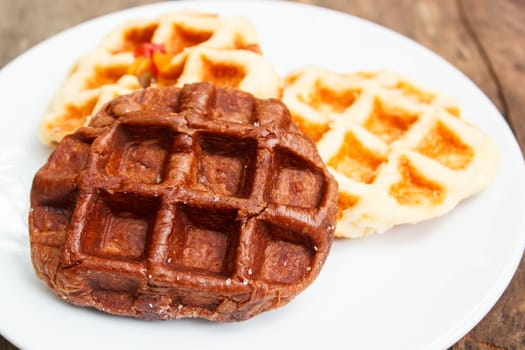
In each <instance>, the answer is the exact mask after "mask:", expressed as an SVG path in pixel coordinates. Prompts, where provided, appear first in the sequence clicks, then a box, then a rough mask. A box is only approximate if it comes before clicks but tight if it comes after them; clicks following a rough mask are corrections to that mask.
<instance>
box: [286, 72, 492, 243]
mask: <svg viewBox="0 0 525 350" xmlns="http://www.w3.org/2000/svg"><path fill="white" fill-rule="evenodd" d="M283 102H284V103H286V104H287V106H288V107H289V108H290V112H291V114H292V118H293V120H294V121H296V122H297V123H298V124H299V126H300V128H301V130H302V131H303V132H305V133H306V134H307V135H309V136H310V137H312V139H314V141H316V142H317V147H318V149H319V153H320V155H321V158H322V159H323V161H324V162H325V163H326V164H327V165H328V168H329V170H330V171H331V172H332V173H333V175H334V176H335V178H336V179H337V181H338V183H339V213H338V223H337V230H336V236H339V237H353V238H356V237H361V236H364V235H368V234H371V233H373V232H384V231H386V230H388V229H390V228H391V227H393V226H395V225H399V224H406V223H416V222H419V221H422V220H426V219H429V218H432V217H436V216H440V215H442V214H444V213H446V212H448V211H450V210H451V209H452V208H453V207H454V206H455V205H457V203H458V202H459V201H460V200H461V199H464V198H466V197H468V196H470V195H472V194H474V193H476V192H478V191H480V190H481V189H483V188H484V187H485V186H487V185H488V184H489V183H490V180H491V179H492V177H493V176H494V175H495V169H496V168H497V166H496V164H497V150H496V147H495V145H494V144H493V143H492V142H491V141H490V139H489V138H488V137H487V136H486V135H485V134H483V133H482V132H481V131H479V130H478V129H476V128H475V127H474V126H472V125H471V124H469V123H468V122H466V121H464V120H463V119H461V118H460V117H459V107H458V104H457V103H456V102H455V101H453V100H451V99H450V98H447V97H445V96H443V95H440V94H437V93H433V92H429V91H428V90H424V89H422V88H419V87H417V85H415V84H413V83H411V82H409V81H407V80H406V79H403V78H402V77H400V76H399V75H397V74H395V73H393V72H388V71H382V72H374V73H354V74H341V73H335V72H331V71H327V70H324V69H320V68H315V67H308V68H306V69H304V70H301V71H297V72H295V73H292V74H291V75H290V76H288V77H287V82H286V85H285V89H284V92H283Z"/></svg>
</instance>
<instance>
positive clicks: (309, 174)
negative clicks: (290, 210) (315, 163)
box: [270, 150, 324, 208]
mask: <svg viewBox="0 0 525 350" xmlns="http://www.w3.org/2000/svg"><path fill="white" fill-rule="evenodd" d="M272 173H273V175H274V176H275V179H274V181H273V183H272V185H271V192H270V200H271V201H272V202H274V203H279V204H284V205H290V206H295V207H301V208H315V207H317V206H318V205H319V202H320V201H321V198H322V196H323V191H324V177H323V175H322V173H321V172H320V171H319V170H318V169H315V168H314V167H312V166H311V165H310V164H308V163H306V162H305V161H304V160H302V159H301V158H299V157H298V156H297V155H294V154H292V153H291V152H288V151H286V150H276V155H275V160H274V170H273V171H272Z"/></svg>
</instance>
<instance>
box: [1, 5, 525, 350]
mask: <svg viewBox="0 0 525 350" xmlns="http://www.w3.org/2000/svg"><path fill="white" fill-rule="evenodd" d="M188 8H191V9H196V10H200V11H211V12H216V13H219V14H221V15H224V16H232V15H241V16H245V17H248V18H249V19H251V20H252V21H253V23H254V25H255V28H256V30H257V32H258V34H259V38H260V41H261V46H262V48H263V51H264V54H265V56H266V58H267V59H268V60H269V61H270V62H271V63H272V64H273V65H274V67H275V68H276V69H277V71H278V72H279V73H281V74H283V75H284V74H286V73H288V72H290V71H291V70H294V69H298V68H301V67H304V66H305V65H310V64H313V65H319V66H322V67H325V68H329V69H332V70H335V71H341V72H353V71H358V70H374V69H392V70H395V71H398V72H399V73H401V74H403V75H405V76H406V77H408V78H410V79H411V80H414V81H416V82H418V83H420V84H421V85H423V86H427V87H429V88H431V89H434V90H437V91H441V92H444V93H446V94H448V95H452V96H455V97H457V98H458V99H459V101H460V104H461V107H462V112H463V117H464V118H465V119H467V120H470V121H472V122H473V123H475V124H476V125H477V126H479V127H480V128H481V129H483V130H484V131H485V132H487V133H488V134H489V135H490V136H491V137H492V138H493V139H494V140H495V141H496V143H497V144H498V146H499V148H500V151H501V165H500V169H499V173H498V175H497V177H496V178H495V180H494V182H493V183H492V185H491V186H490V187H489V188H488V189H487V190H485V191H484V192H482V193H480V194H479V195H476V196H474V197H473V198H470V199H468V200H466V201H464V202H462V203H461V204H460V205H459V206H458V207H457V208H456V209H455V210H454V211H453V212H451V213H450V214H448V215H446V216H443V217H441V218H438V219H434V220H431V221H427V222H425V223H422V224H417V225H412V226H408V225H407V226H401V227H397V228H395V229H393V230H391V231H389V232H387V233H385V234H383V235H375V236H372V237H369V238H366V239H361V240H354V241H351V240H337V241H335V242H334V244H333V250H332V252H331V255H330V257H329V259H328V260H327V262H326V265H325V267H324V269H323V271H321V274H320V275H319V277H318V279H317V280H316V281H315V282H314V283H313V284H312V285H311V286H310V287H309V288H308V289H307V290H306V291H304V292H303V293H302V294H300V295H299V296H298V297H296V298H295V299H294V300H293V301H292V302H291V303H290V304H288V305H287V306H285V307H282V308H280V309H277V310H274V311H270V312H266V313H264V314H261V315H259V316H257V317H255V318H253V319H251V320H248V321H245V322H240V323H229V324H216V323H211V322H206V321H202V320H178V321H159V322H145V321H140V320H136V319H131V318H125V317H116V316H109V315H106V314H103V313H100V312H96V311H93V310H89V309H85V308H77V307H74V306H71V305H69V304H66V303H64V302H62V301H61V300H59V299H58V298H57V297H55V296H54V294H53V293H52V292H50V291H49V290H48V289H47V288H46V287H45V286H44V285H43V284H42V283H41V282H40V281H38V280H37V278H36V277H35V274H34V272H33V268H32V265H31V261H30V254H29V244H28V229H27V215H28V207H29V192H30V186H31V181H32V178H33V175H34V173H35V172H36V170H37V169H38V168H39V167H40V166H42V165H43V164H44V162H45V161H46V158H47V156H48V155H49V149H47V148H46V147H44V146H42V145H41V144H40V143H39V141H38V139H37V136H36V135H37V128H38V124H39V122H40V120H41V117H42V115H43V113H44V111H45V109H46V107H47V103H48V102H49V100H50V99H51V97H52V95H53V94H54V92H55V91H56V90H57V89H58V88H59V86H60V84H61V83H62V81H63V79H64V77H65V75H66V72H67V71H68V69H69V68H70V67H71V65H72V64H73V63H74V62H75V60H76V59H77V58H79V57H80V56H81V55H82V54H84V53H86V52H87V51H89V50H91V49H92V48H94V47H95V46H97V45H98V44H99V43H100V42H101V40H102V38H103V37H104V36H105V35H106V34H107V33H108V32H109V31H111V30H112V29H113V28H114V27H115V26H116V25H117V24H119V23H121V22H123V21H125V20H127V19H132V18H142V17H152V16H155V15H158V14H160V13H162V12H166V11H174V10H178V9H188ZM0 96H2V125H3V127H2V129H1V131H0V133H1V137H0V222H1V225H0V275H1V276H2V277H1V280H2V284H1V287H0V310H1V312H0V333H1V334H2V335H3V336H4V337H6V338H7V339H9V340H10V341H12V342H13V343H14V344H16V345H17V346H19V347H21V348H24V349H72V348H74V349H102V348H122V347H124V346H125V347H126V348H128V349H134V348H137V349H144V348H146V347H148V348H159V349H167V348H173V347H177V348H184V349H214V350H219V349H253V350H254V349H272V348H285V347H286V348H293V349H321V348H323V349H337V348H344V349H443V348H446V347H448V346H450V345H452V344H453V343H454V342H456V341H457V340H459V339H460V338H461V337H462V336H463V335H464V334H466V333H467V332H468V331H469V330H470V329H471V328H472V327H473V326H474V325H475V324H476V323H477V322H479V320H481V318H482V317H483V316H484V315H485V314H486V313H487V312H488V311H489V309H490V308H491V307H492V306H493V305H494V303H495V302H496V301H497V299H498V298H499V297H500V295H501V293H502V292H503V291H504V289H505V287H506V286H507V284H508V283H509V281H510V279H511V277H512V275H513V273H514V271H515V269H516V267H517V265H518V263H519V260H520V257H521V254H522V252H523V247H524V243H525V215H523V213H524V208H525V203H524V202H525V183H524V181H525V167H524V164H523V158H522V155H521V152H520V149H519V147H518V145H517V143H516V141H515V138H514V137H513V135H512V133H511V131H510V130H509V128H508V127H507V124H506V123H505V121H504V120H503V118H502V117H501V115H500V114H499V113H498V111H497V110H496V108H495V107H494V106H493V104H491V102H490V101H489V100H488V99H487V98H486V97H485V96H484V95H483V93H482V92H481V91H480V90H479V89H478V88H477V87H476V86H475V85H474V84H473V83H472V82H471V81H470V80H468V79H467V78H466V77H465V76H464V75H463V74H461V73H460V72H459V71H458V70H456V69H455V68H453V67H452V66H451V65H450V64H448V63H446V62H445V61H444V60H443V59H441V58H439V57H438V56H437V55H435V54H433V53H432V52H430V51H428V50H427V49H425V48H423V47H422V46H420V45H418V44H416V43H414V42H413V41H411V40H409V39H406V38H405V37H402V36H401V35H398V34H396V33H393V32H391V31H389V30H386V29H384V28H382V27H380V26H378V25H375V24H372V23H369V22H366V21H363V20H361V19H358V18H354V17H351V16H348V15H345V14H341V13H337V12H334V11H329V10H325V9H321V8H317V7H311V6H305V5H298V4H293V3H284V2H283V3H281V2H240V1H239V2H223V1H221V2H218V1H216V2H209V3H203V2H183V1H177V2H170V3H159V4H155V5H150V6H145V7H139V8H133V9H129V10H125V11H121V12H117V13H114V14H110V15H107V16H103V17H100V18H97V19H95V20H92V21H89V22H86V23H84V24H81V25H78V26H76V27H74V28H71V29H69V30H67V31H65V32H63V33H61V34H59V35H56V36H54V37H52V38H50V39H48V40H46V41H44V42H42V43H41V44H39V45H37V46H36V47H34V48H32V49H31V50H29V51H27V52H26V53H25V54H23V55H21V56H20V57H18V58H17V59H15V60H14V61H13V62H11V63H10V64H8V65H7V66H5V67H4V69H3V70H2V71H0Z"/></svg>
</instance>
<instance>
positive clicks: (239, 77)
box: [40, 11, 282, 145]
mask: <svg viewBox="0 0 525 350" xmlns="http://www.w3.org/2000/svg"><path fill="white" fill-rule="evenodd" d="M200 81H207V82H212V83H214V84H215V85H218V86H223V87H233V88H239V89H241V90H244V91H247V92H250V93H252V94H254V95H255V96H256V97H258V98H270V97H280V94H281V88H282V86H281V85H282V84H281V78H280V77H279V76H278V75H277V73H276V72H275V71H274V69H273V67H272V66H271V65H270V64H269V63H268V62H267V61H266V60H265V59H264V58H263V56H262V55H261V49H260V47H259V42H258V40H257V35H256V32H255V29H254V28H253V26H252V24H251V22H250V21H248V20H247V19H245V18H241V17H231V18H226V17H220V16H217V15H212V14H206V13H200V12H185V11H181V12H175V13H169V14H165V15H162V16H160V17H158V18H153V19H143V20H133V21H129V22H126V23H124V24H122V25H121V26H119V27H118V28H116V29H115V30H113V31H112V32H111V33H109V34H108V36H107V37H106V38H105V40H104V41H103V42H102V43H101V44H100V45H99V46H98V47H97V48H95V49H94V50H92V51H91V52H89V53H87V54H86V55H85V56H83V57H81V58H80V59H79V60H78V62H76V64H75V65H74V67H72V68H71V70H70V72H69V74H68V76H67V78H66V80H65V82H64V83H63V85H62V86H61V87H60V89H59V91H57V93H56V94H55V96H54V97H53V99H52V101H51V102H50V104H49V107H48V110H47V111H46V113H45V115H44V118H43V122H42V125H41V129H40V139H41V140H42V141H43V142H44V143H46V144H50V145H56V143H58V142H59V141H60V140H61V139H62V138H63V137H64V136H65V135H67V134H70V133H73V132H74V131H75V130H77V129H78V128H80V127H82V126H84V125H86V123H88V122H89V118H90V117H92V116H93V115H94V114H95V112H96V111H98V110H99V109H100V108H101V107H102V106H103V105H104V104H105V103H106V102H108V101H109V100H111V99H112V98H114V97H116V96H120V95H124V94H127V93H130V92H132V91H135V90H138V89H140V88H142V87H144V86H149V85H155V86H171V85H174V86H177V87H182V86H183V85H184V84H187V83H193V82H200Z"/></svg>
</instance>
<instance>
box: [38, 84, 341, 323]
mask: <svg viewBox="0 0 525 350" xmlns="http://www.w3.org/2000/svg"><path fill="white" fill-rule="evenodd" d="M336 202H337V183H336V182H335V180H334V179H333V177H332V176H331V175H330V173H329V172H328V171H327V169H326V167H325V165H324V164H323V163H322V161H321V158H320V157H319V155H318V153H317V150H316V148H315V144H314V143H313V142H311V140H310V139H309V138H307V137H305V136H304V135H303V134H302V133H301V132H299V131H298V130H297V128H296V127H295V126H294V124H292V123H291V121H290V115H289V113H288V110H287V109H286V107H285V106H284V105H283V104H282V103H281V102H279V101H277V100H272V99H269V100H261V99H256V98H254V97H253V96H252V95H250V94H247V93H245V92H241V91H239V90H227V89H222V88H215V87H214V86H213V85H211V84H208V83H198V84H192V85H187V86H185V87H183V88H182V89H178V88H174V87H170V88H148V89H145V90H142V91H138V92H135V93H133V94H131V95H126V96H121V97H118V98H116V99H114V100H113V101H112V102H110V103H109V104H107V105H106V106H105V107H104V108H103V110H101V111H100V112H99V113H98V114H97V116H96V117H95V118H94V119H93V120H92V122H91V125H89V126H87V127H83V128H81V129H79V130H78V131H77V132H76V133H74V134H72V135H69V136H67V137H65V138H64V139H63V140H62V141H61V142H60V143H59V144H58V147H57V149H56V150H55V151H54V153H53V154H52V155H51V156H50V158H49V160H48V162H47V163H46V164H45V165H44V166H43V167H42V168H41V169H40V170H39V171H38V173H37V174H36V176H35V178H34V182H33V187H32V191H31V210H30V216H29V226H30V239H31V253H32V260H33V264H34V267H35V271H36V273H37V275H38V277H39V278H40V279H42V280H43V281H44V282H45V283H47V285H48V286H49V287H50V288H51V289H52V290H53V291H54V292H55V293H56V294H58V295H59V296H60V297H62V298H63V299H65V300H67V301H69V302H71V303H74V304H77V305H80V306H88V307H93V308H96V309H99V310H103V311H105V312H108V313H112V314H119V315H129V316H136V317H139V318H144V319H171V318H185V317H199V318H205V319H209V320H213V321H237V320H244V319H247V318H249V317H252V316H254V315H256V314H258V313H260V312H263V311H265V310H269V309H272V308H275V307H278V306H281V305H284V304H286V303H288V302H289V301H290V300H291V299H292V298H293V297H294V296H295V295H297V294H298V293H299V292H301V291H302V290H303V289H304V288H306V287H307V286H308V285H309V284H310V283H311V282H312V281H313V280H314V279H315V278H316V276H317V275H318V274H319V272H320V270H321V267H322V266H323V263H324V261H325V259H326V258H327V255H328V253H329V250H330V246H331V243H332V238H333V232H334V227H335V219H336V211H337V209H336V204H337V203H336Z"/></svg>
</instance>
